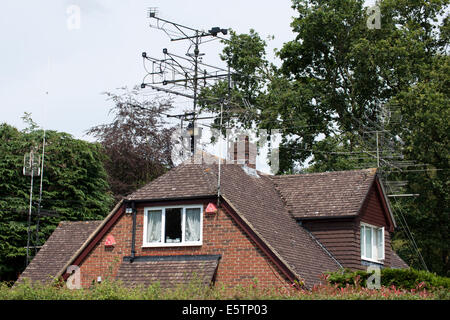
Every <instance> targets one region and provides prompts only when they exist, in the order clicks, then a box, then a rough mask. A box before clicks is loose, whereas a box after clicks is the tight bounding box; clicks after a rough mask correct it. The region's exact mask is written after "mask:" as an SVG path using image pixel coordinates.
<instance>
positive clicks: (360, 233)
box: [359, 226, 366, 257]
mask: <svg viewBox="0 0 450 320" xmlns="http://www.w3.org/2000/svg"><path fill="white" fill-rule="evenodd" d="M359 238H360V240H361V257H365V256H366V254H365V250H364V226H361V231H360V232H359Z"/></svg>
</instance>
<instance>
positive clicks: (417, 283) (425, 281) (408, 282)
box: [327, 268, 450, 290]
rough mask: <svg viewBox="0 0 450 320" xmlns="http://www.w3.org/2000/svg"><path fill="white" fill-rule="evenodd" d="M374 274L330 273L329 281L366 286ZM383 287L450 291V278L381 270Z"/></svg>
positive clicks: (421, 273)
mask: <svg viewBox="0 0 450 320" xmlns="http://www.w3.org/2000/svg"><path fill="white" fill-rule="evenodd" d="M371 274H372V273H368V272H366V271H350V270H345V271H344V272H333V273H329V274H328V277H327V280H328V282H329V283H331V284H337V285H338V286H340V287H345V286H346V285H347V284H349V285H355V284H360V285H362V286H364V287H365V286H366V281H367V279H368V277H369V276H370V275H371ZM380 280H381V285H382V286H384V287H391V286H395V287H397V288H402V289H406V290H411V289H416V288H418V287H420V288H422V287H426V288H428V289H433V288H443V289H450V278H448V277H441V276H438V275H436V274H435V273H431V272H428V271H424V270H416V269H412V268H411V269H390V268H385V269H381V279H380Z"/></svg>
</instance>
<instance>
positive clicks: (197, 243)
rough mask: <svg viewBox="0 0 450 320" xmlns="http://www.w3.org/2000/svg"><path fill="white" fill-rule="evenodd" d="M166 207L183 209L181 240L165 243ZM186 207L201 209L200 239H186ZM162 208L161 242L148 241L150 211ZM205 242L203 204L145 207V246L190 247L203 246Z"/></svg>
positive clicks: (143, 243)
mask: <svg viewBox="0 0 450 320" xmlns="http://www.w3.org/2000/svg"><path fill="white" fill-rule="evenodd" d="M166 209H182V210H181V242H176V243H164V242H163V240H164V239H165V236H166V235H165V230H166ZM186 209H200V241H186V240H185V236H186V235H185V233H186V230H185V224H186ZM156 210H161V242H147V224H148V214H149V211H156ZM202 244H203V205H199V204H193V205H180V206H164V207H145V208H144V233H143V242H142V247H143V248H155V247H189V246H201V245H202Z"/></svg>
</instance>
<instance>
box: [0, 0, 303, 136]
mask: <svg viewBox="0 0 450 320" xmlns="http://www.w3.org/2000/svg"><path fill="white" fill-rule="evenodd" d="M72 4H74V5H77V6H78V7H79V8H80V9H81V24H80V29H75V30H69V29H68V27H67V19H68V17H69V15H68V14H67V12H66V10H67V8H68V7H69V6H70V5H72ZM290 6H291V2H290V0H279V1H276V2H275V1H268V0H264V1H236V0H231V1H230V0H229V1H226V2H222V1H211V0H209V1H204V0H201V1H187V0H184V1H179V0H175V1H137V0H133V1H131V0H128V1H125V0H120V1H119V0H103V1H101V0H97V1H95V0H70V1H67V0H66V1H56V0H41V1H31V0H28V1H23V0H14V1H13V0H7V1H2V5H1V10H0V41H1V43H2V50H1V51H0V61H1V65H0V101H1V114H2V116H1V118H0V121H1V122H7V123H9V124H12V125H14V126H16V127H18V128H23V127H24V124H23V122H22V120H21V119H20V118H21V116H22V115H23V113H24V112H25V111H26V112H31V113H32V114H33V119H34V120H35V121H36V122H37V123H38V124H39V125H41V126H44V127H45V128H46V129H54V130H59V131H65V132H68V133H71V134H73V135H74V136H75V137H77V138H83V139H88V140H91V139H90V138H89V137H86V136H84V132H85V130H87V129H88V128H90V127H92V126H94V125H97V124H101V123H105V122H107V121H108V110H109V108H110V104H109V103H108V102H107V101H105V97H104V96H103V95H101V92H103V91H114V90H115V89H116V88H118V87H122V86H128V87H132V86H134V85H137V84H140V83H141V80H142V78H143V76H144V70H143V67H142V58H141V57H140V55H141V52H143V51H146V52H148V53H150V54H152V55H154V56H159V55H160V54H161V50H162V48H165V47H168V46H170V45H173V44H172V43H170V41H169V39H168V37H167V36H166V35H165V34H163V33H162V32H161V31H159V30H155V29H152V28H150V27H149V26H148V25H149V23H150V19H148V18H147V8H148V7H158V8H159V16H160V17H161V18H164V19H168V20H171V21H175V22H178V23H180V24H184V25H187V26H191V27H195V28H199V29H205V30H208V28H210V27H213V26H220V27H223V28H225V27H227V28H228V27H230V28H232V29H234V30H236V31H237V32H240V33H243V32H248V31H249V29H250V28H254V29H255V30H256V31H258V32H259V33H260V35H261V36H262V37H263V38H266V37H267V36H268V35H275V36H276V38H275V40H274V41H270V42H269V51H270V52H272V51H273V48H280V47H281V46H282V44H283V42H286V41H288V40H290V39H292V38H293V35H292V33H291V31H290V26H289V24H290V22H291V17H292V16H293V15H294V14H295V12H294V11H293V10H292V9H291V7H290ZM214 43H215V44H214V45H213V44H211V46H210V48H208V50H209V51H208V52H207V56H206V57H205V61H208V62H213V63H216V62H217V63H218V62H219V60H218V57H217V54H218V53H219V51H220V50H221V46H220V43H218V42H214ZM179 46H180V47H182V46H183V45H181V44H180V45H179ZM183 49H184V48H183ZM214 53H215V54H214ZM47 88H48V91H49V94H48V97H46V94H45V92H46V91H47Z"/></svg>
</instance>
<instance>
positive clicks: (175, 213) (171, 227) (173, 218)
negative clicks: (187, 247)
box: [164, 208, 182, 243]
mask: <svg viewBox="0 0 450 320" xmlns="http://www.w3.org/2000/svg"><path fill="white" fill-rule="evenodd" d="M181 211H182V209H181V208H167V209H166V230H165V231H166V237H165V240H164V242H166V243H177V242H181Z"/></svg>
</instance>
